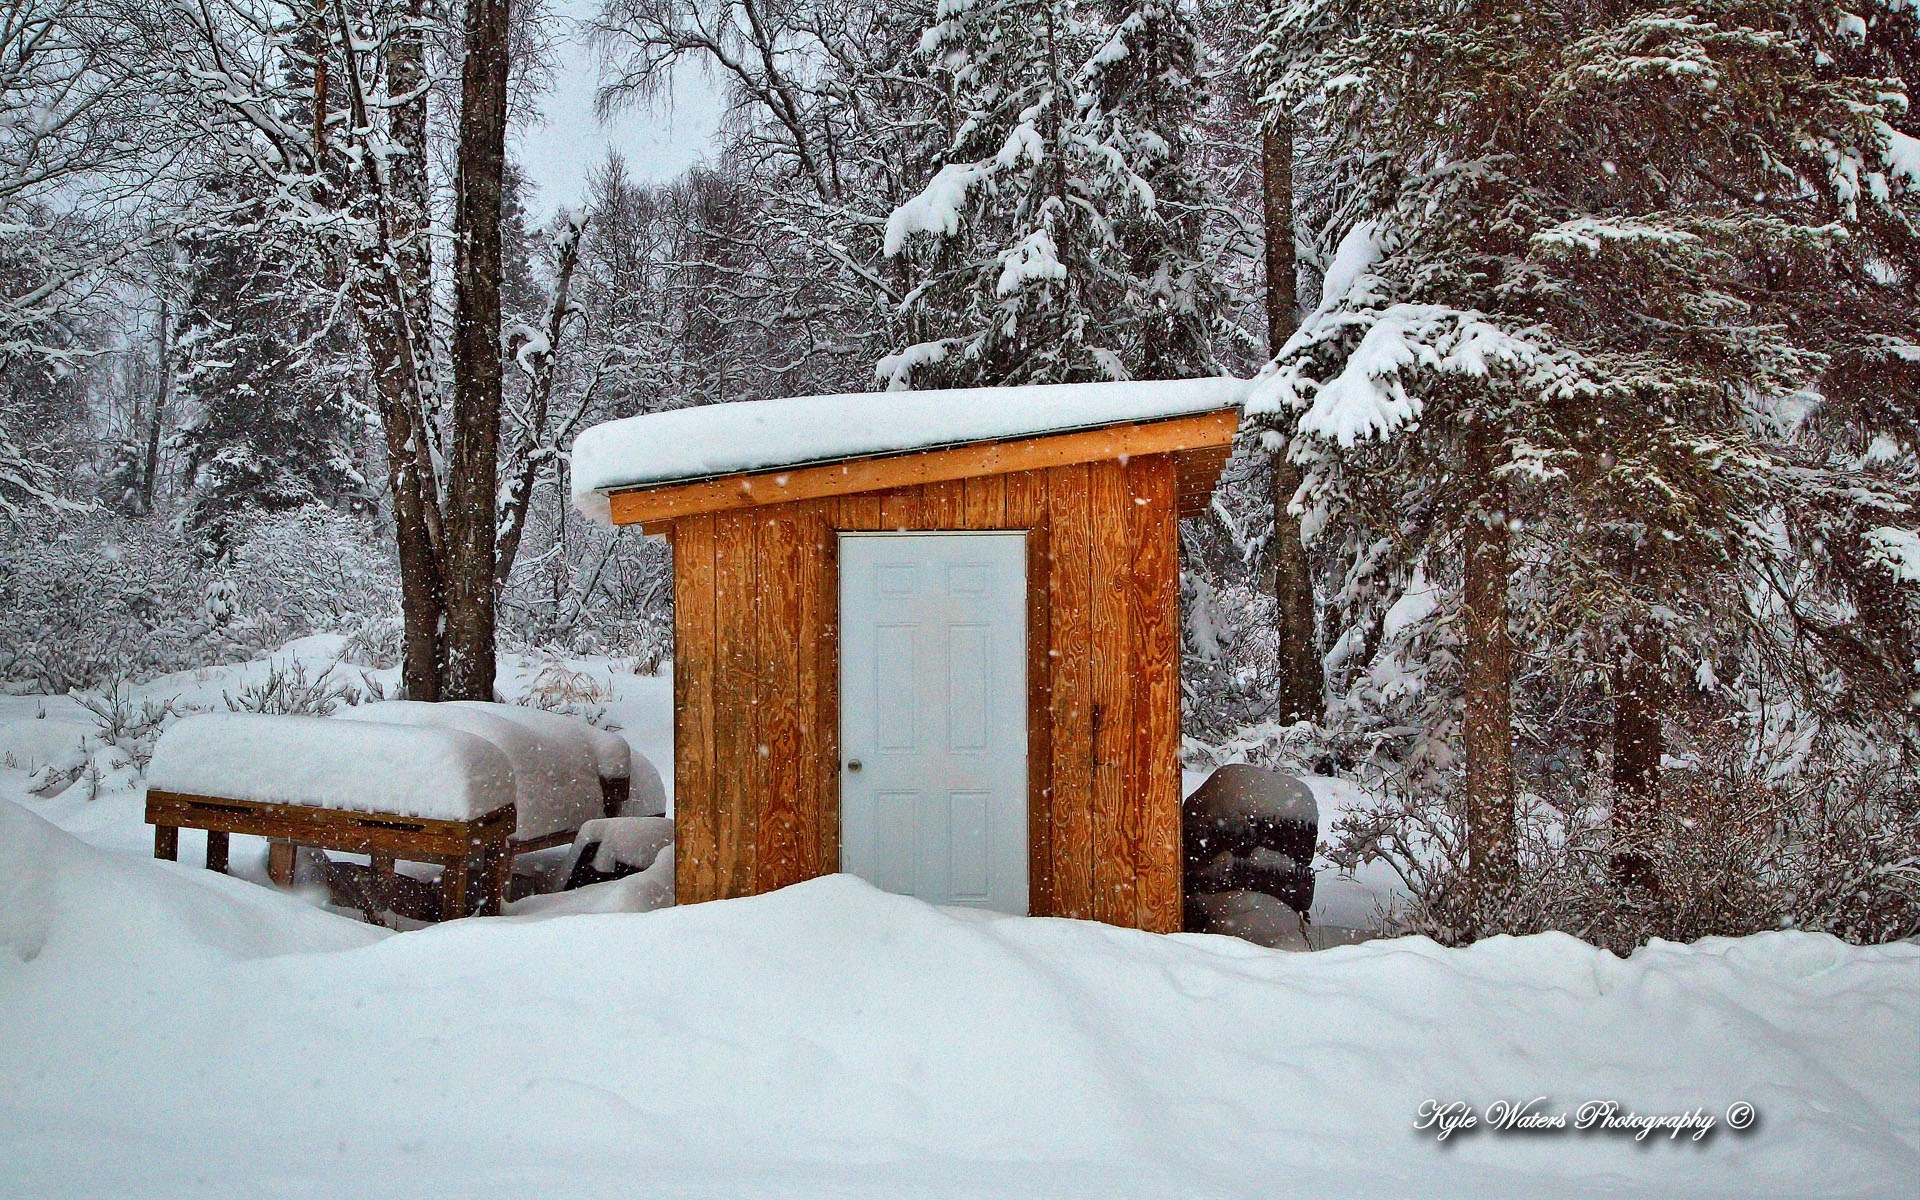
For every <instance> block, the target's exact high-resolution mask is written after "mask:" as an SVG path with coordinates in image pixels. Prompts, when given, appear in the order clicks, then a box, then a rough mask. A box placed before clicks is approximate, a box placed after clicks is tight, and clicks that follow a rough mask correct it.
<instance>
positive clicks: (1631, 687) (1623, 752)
mask: <svg viewBox="0 0 1920 1200" xmlns="http://www.w3.org/2000/svg"><path fill="white" fill-rule="evenodd" d="M1662 650H1663V644H1662V638H1661V636H1660V631H1659V629H1658V628H1656V627H1654V626H1652V625H1650V624H1647V623H1645V622H1644V621H1642V623H1640V624H1639V625H1637V626H1635V627H1634V628H1633V629H1632V631H1631V632H1630V633H1628V634H1627V635H1626V636H1625V637H1624V638H1623V639H1622V643H1621V645H1620V646H1619V648H1618V649H1617V651H1616V654H1615V657H1614V660H1613V834H1614V838H1615V839H1616V840H1617V841H1618V842H1619V843H1621V845H1622V846H1623V847H1624V848H1623V849H1621V850H1618V851H1616V852H1615V853H1614V855H1613V857H1612V860H1611V862H1610V863H1609V864H1608V865H1609V867H1610V868H1611V872H1612V875H1613V879H1614V882H1615V883H1617V884H1619V885H1620V886H1622V887H1625V888H1632V889H1648V890H1658V888H1659V880H1658V878H1657V877H1656V876H1655V875H1654V870H1653V860H1652V858H1651V857H1650V856H1649V855H1648V854H1647V853H1646V845H1647V842H1648V840H1649V839H1650V838H1651V837H1652V836H1653V834H1654V832H1655V830H1656V828H1657V826H1658V821H1659V815H1660V757H1661V755H1662V754H1664V753H1665V751H1666V738H1665V733H1664V731H1663V730H1662V729H1661V725H1660V711H1661V704H1660V699H1661V697H1660V658H1661V654H1662Z"/></svg>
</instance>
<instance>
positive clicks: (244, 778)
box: [147, 701, 659, 919]
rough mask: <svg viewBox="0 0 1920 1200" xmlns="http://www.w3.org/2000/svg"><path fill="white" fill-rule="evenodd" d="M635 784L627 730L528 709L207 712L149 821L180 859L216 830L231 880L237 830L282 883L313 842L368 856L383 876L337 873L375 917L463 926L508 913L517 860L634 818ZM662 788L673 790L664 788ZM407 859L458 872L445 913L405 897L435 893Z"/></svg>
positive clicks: (218, 854)
mask: <svg viewBox="0 0 1920 1200" xmlns="http://www.w3.org/2000/svg"><path fill="white" fill-rule="evenodd" d="M642 762H643V763H644V760H642ZM649 770H650V768H649ZM630 775H631V763H630V758H629V752H628V750H627V747H626V743H625V742H624V740H622V739H620V738H619V737H618V736H616V735H614V734H610V733H606V732H605V731H603V730H596V729H593V728H592V726H590V725H588V724H587V723H586V722H584V721H581V720H579V719H578V718H573V717H568V716H565V715H562V714H558V713H548V712H542V711H540V710H537V709H526V708H520V707H518V706H512V705H496V704H480V703H450V704H422V703H412V702H407V701H387V702H382V703H378V704H371V705H365V706H362V707H360V708H357V709H352V710H349V711H348V712H347V713H346V714H343V716H342V717H337V718H330V719H321V718H315V717H298V716H262V715H258V714H244V713H234V714H214V715H203V716H194V717H189V718H187V719H186V720H183V721H181V722H179V723H178V724H177V725H175V726H174V727H172V728H171V729H169V730H168V731H167V733H166V734H165V735H164V736H163V737H162V738H161V739H160V743H159V745H158V746H157V747H156V748H155V752H154V758H153V763H152V765H151V766H150V767H149V769H148V779H149V788H148V792H147V821H148V823H150V824H151V825H153V827H154V855H155V857H158V858H166V859H175V858H177V857H178V855H179V831H180V830H181V829H183V828H191V829H204V830H206V831H207V858H206V865H207V867H208V868H209V869H210V870H215V871H225V870H226V869H227V857H228V839H229V837H230V835H232V834H235V833H245V834H252V835H254V836H257V837H262V838H266V839H268V841H269V843H270V846H269V850H268V860H267V871H268V875H269V877H270V878H271V879H272V880H273V881H274V882H275V883H277V884H280V885H282V886H286V885H288V884H290V883H291V882H292V880H293V874H294V862H295V854H296V852H297V849H298V848H299V847H301V846H309V847H313V848H314V849H316V850H319V851H321V852H323V853H324V852H326V851H335V852H338V853H343V854H365V855H367V856H368V858H369V864H370V865H369V867H367V868H358V869H356V868H346V867H342V866H341V865H339V864H332V863H331V862H330V863H329V867H330V875H332V876H334V877H336V878H337V879H345V880H346V881H347V884H348V890H349V891H350V892H351V893H354V894H355V897H356V898H355V903H357V904H358V905H359V906H360V907H361V908H362V909H363V910H365V911H366V912H367V913H368V915H369V917H370V918H373V917H374V916H375V914H377V913H378V912H383V911H387V910H400V911H407V910H408V909H413V910H416V911H413V912H412V913H411V914H410V915H417V916H422V917H431V916H434V915H437V916H438V917H439V918H441V919H447V918H451V917H456V916H463V915H468V914H472V913H481V914H492V913H498V912H499V911H500V909H501V906H502V904H503V903H504V902H505V900H506V899H507V889H508V882H509V879H510V877H511V874H512V868H513V860H514V858H515V857H516V856H517V855H520V854H526V853H530V852H532V851H535V850H540V849H546V848H549V847H553V846H560V845H566V844H569V843H570V842H571V841H572V840H573V837H574V834H575V833H576V832H577V831H578V830H579V828H580V826H581V825H583V824H584V823H585V822H587V821H588V820H592V819H595V818H599V817H606V816H616V815H619V813H620V812H621V810H622V808H623V806H624V805H625V804H626V803H627V800H628V795H629V788H630V782H629V781H630ZM648 782H649V785H650V789H651V790H652V791H655V792H657V791H659V784H658V781H657V779H653V778H651V777H650V778H649V781H648ZM643 805H644V800H643ZM396 861H406V862H418V863H427V864H436V865H439V866H440V867H441V868H442V872H441V881H440V884H439V887H438V889H437V891H438V896H437V902H435V901H434V900H432V899H431V898H430V900H429V902H428V906H427V907H428V909H429V911H426V912H421V911H417V910H419V909H420V908H421V907H422V906H421V905H420V904H418V903H409V904H406V905H402V904H400V903H399V901H400V899H401V898H402V897H403V896H404V897H407V898H409V899H410V900H411V899H412V898H413V897H414V895H415V894H416V893H418V892H420V891H421V890H422V889H424V888H426V887H427V886H428V885H425V884H422V883H420V882H418V881H415V880H412V879H410V878H408V877H405V876H401V875H398V874H397V873H396V872H395V870H394V864H395V862H396Z"/></svg>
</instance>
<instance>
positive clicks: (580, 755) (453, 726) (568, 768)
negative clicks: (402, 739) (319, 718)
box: [339, 700, 605, 841]
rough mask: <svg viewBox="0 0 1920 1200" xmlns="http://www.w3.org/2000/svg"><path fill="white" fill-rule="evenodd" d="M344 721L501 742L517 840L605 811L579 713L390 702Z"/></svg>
mask: <svg viewBox="0 0 1920 1200" xmlns="http://www.w3.org/2000/svg"><path fill="white" fill-rule="evenodd" d="M339 719H340V720H342V721H345V722H351V723H353V724H356V725H374V724H382V725H394V726H402V727H407V729H408V732H420V733H426V732H440V731H446V730H453V731H458V732H460V733H462V734H465V735H470V736H473V737H477V738H480V739H482V740H484V741H486V742H488V743H489V744H491V745H492V746H494V747H495V748H497V749H498V750H499V752H500V753H501V754H502V755H504V756H505V757H506V760H507V762H508V763H510V764H511V767H510V770H509V778H510V780H511V781H512V789H513V793H512V794H513V803H514V834H513V836H514V838H515V840H518V841H530V840H532V839H534V838H542V837H546V836H547V835H548V834H552V833H559V832H560V831H561V830H566V829H578V828H579V827H580V826H581V824H583V823H584V822H587V821H591V820H592V819H594V818H595V817H599V816H604V815H605V807H604V805H603V802H602V800H601V791H600V769H599V763H598V759H597V755H596V753H595V742H594V740H593V739H592V738H590V737H588V736H587V732H586V731H587V730H588V729H590V728H591V726H589V725H588V724H587V723H586V722H585V721H582V720H580V719H578V718H577V717H566V716H561V715H560V714H558V713H549V712H541V711H540V710H538V709H529V708H526V707H524V706H521V705H517V704H487V703H482V702H479V701H458V702H455V703H451V704H427V703H425V702H423V701H419V700H384V701H381V702H380V703H377V704H363V705H361V706H360V707H358V708H354V709H349V710H348V711H346V712H344V713H342V714H340V718H339Z"/></svg>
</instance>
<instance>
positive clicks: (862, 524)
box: [834, 492, 880, 531]
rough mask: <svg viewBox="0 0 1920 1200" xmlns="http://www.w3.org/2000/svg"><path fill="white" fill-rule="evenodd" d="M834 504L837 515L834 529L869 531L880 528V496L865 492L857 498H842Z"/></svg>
mask: <svg viewBox="0 0 1920 1200" xmlns="http://www.w3.org/2000/svg"><path fill="white" fill-rule="evenodd" d="M836 504H837V505H838V507H839V514H838V517H837V519H836V520H835V522H834V528H836V529H851V530H855V531H871V530H875V529H878V528H880V496H879V494H878V493H875V492H866V493H864V494H862V495H858V496H842V497H840V498H839V499H838V500H837V501H836Z"/></svg>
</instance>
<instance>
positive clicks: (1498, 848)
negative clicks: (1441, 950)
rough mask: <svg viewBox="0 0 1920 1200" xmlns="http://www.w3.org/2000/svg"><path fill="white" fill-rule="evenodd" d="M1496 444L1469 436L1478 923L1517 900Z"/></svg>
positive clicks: (1480, 431) (1467, 529) (1469, 640)
mask: <svg viewBox="0 0 1920 1200" xmlns="http://www.w3.org/2000/svg"><path fill="white" fill-rule="evenodd" d="M1494 450H1495V443H1494V441H1493V439H1492V437H1491V435H1490V434H1489V433H1488V431H1486V430H1485V429H1484V428H1481V427H1480V426H1478V425H1476V426H1475V427H1474V428H1472V429H1471V430H1469V431H1468V434H1467V442H1466V457H1467V464H1466V465H1467V474H1468V479H1469V481H1470V485H1471V486H1473V487H1475V488H1476V490H1477V493H1478V494H1477V496H1476V497H1475V502H1474V503H1472V504H1470V505H1469V506H1468V509H1467V513H1466V520H1465V522H1464V529H1463V531H1462V532H1463V540H1464V542H1465V547H1464V548H1465V558H1466V563H1465V567H1466V571H1465V574H1466V589H1465V590H1466V597H1465V599H1466V605H1465V609H1464V611H1463V612H1462V613H1461V617H1462V621H1463V624H1464V626H1465V630H1464V632H1465V634H1466V646H1465V667H1466V724H1465V729H1464V731H1463V733H1464V737H1463V740H1464V742H1465V750H1466V756H1467V878H1468V883H1469V886H1470V887H1471V889H1472V891H1473V893H1474V898H1475V900H1476V901H1477V903H1476V904H1475V906H1474V907H1475V912H1476V915H1479V914H1484V913H1485V912H1486V911H1487V910H1488V908H1489V907H1490V906H1491V905H1497V904H1499V903H1502V902H1504V901H1505V900H1506V899H1508V898H1509V897H1510V895H1511V892H1512V888H1513V885H1514V881H1515V875H1516V847H1515V830H1514V801H1513V696H1512V686H1513V664H1512V643H1511V641H1510V636H1511V635H1510V633H1509V630H1508V628H1507V577H1508V571H1509V565H1508V557H1509V552H1510V549H1511V543H1512V534H1511V532H1510V531H1509V530H1508V527H1507V512H1506V508H1507V497H1506V486H1505V484H1504V483H1502V482H1500V481H1499V480H1498V479H1497V478H1496V477H1495V475H1494V465H1495V464H1494Z"/></svg>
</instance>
